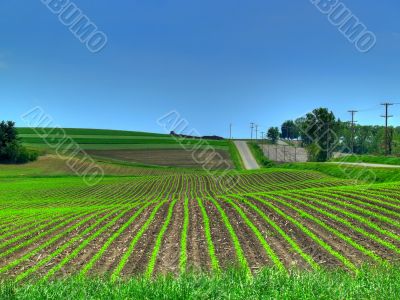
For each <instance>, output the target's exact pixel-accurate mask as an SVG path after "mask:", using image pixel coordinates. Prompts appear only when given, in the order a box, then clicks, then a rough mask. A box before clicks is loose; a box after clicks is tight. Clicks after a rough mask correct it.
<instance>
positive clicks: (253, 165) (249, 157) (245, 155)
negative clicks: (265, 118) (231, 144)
mask: <svg viewBox="0 0 400 300" xmlns="http://www.w3.org/2000/svg"><path fill="white" fill-rule="evenodd" d="M235 145H236V147H237V148H238V150H239V153H240V156H241V157H242V160H243V163H244V167H245V168H246V170H255V169H259V168H260V166H259V165H258V163H257V161H256V160H255V158H254V156H253V154H252V153H251V151H250V149H249V146H248V145H247V143H246V142H245V141H235Z"/></svg>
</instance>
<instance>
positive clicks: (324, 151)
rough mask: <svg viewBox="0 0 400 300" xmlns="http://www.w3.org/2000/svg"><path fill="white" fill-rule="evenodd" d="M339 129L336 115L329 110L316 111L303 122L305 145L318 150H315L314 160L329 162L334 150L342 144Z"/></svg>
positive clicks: (302, 129) (319, 109) (302, 130)
mask: <svg viewBox="0 0 400 300" xmlns="http://www.w3.org/2000/svg"><path fill="white" fill-rule="evenodd" d="M338 127H339V122H338V121H336V117H335V115H334V114H333V112H332V111H329V110H328V109H327V108H317V109H314V110H313V111H312V112H310V113H308V114H307V115H306V117H305V118H304V119H303V120H302V121H301V136H302V140H303V143H304V144H305V145H306V146H308V147H310V146H311V145H313V149H314V148H315V147H314V146H317V149H318V151H315V150H313V154H312V156H313V157H312V159H313V160H316V161H327V160H328V159H329V158H330V156H331V154H332V150H333V149H335V148H336V146H337V145H338V144H339V143H340V138H339V135H338V134H337V133H338Z"/></svg>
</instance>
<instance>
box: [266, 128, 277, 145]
mask: <svg viewBox="0 0 400 300" xmlns="http://www.w3.org/2000/svg"><path fill="white" fill-rule="evenodd" d="M267 136H268V138H269V139H270V140H271V142H272V144H276V142H277V141H278V139H279V128H278V127H271V128H269V129H268V133H267Z"/></svg>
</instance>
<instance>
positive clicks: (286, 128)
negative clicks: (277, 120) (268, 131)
mask: <svg viewBox="0 0 400 300" xmlns="http://www.w3.org/2000/svg"><path fill="white" fill-rule="evenodd" d="M281 137H282V138H283V139H290V140H294V139H297V138H298V137H299V130H298V128H297V125H296V124H295V122H294V121H293V120H288V121H285V122H283V124H282V126H281Z"/></svg>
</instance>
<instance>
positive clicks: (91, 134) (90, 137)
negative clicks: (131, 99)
mask: <svg viewBox="0 0 400 300" xmlns="http://www.w3.org/2000/svg"><path fill="white" fill-rule="evenodd" d="M18 132H19V136H20V138H21V140H22V142H23V143H24V144H25V145H26V146H30V147H34V148H50V147H49V146H48V144H51V145H52V144H61V143H62V141H63V140H64V139H65V137H64V134H65V135H67V136H68V138H71V139H73V141H74V142H75V143H77V144H79V145H80V146H81V148H82V149H84V150H119V149H180V148H182V145H185V146H186V147H189V148H190V147H194V146H196V145H200V147H201V148H205V147H206V146H209V145H211V146H213V147H214V148H215V149H220V150H228V149H229V144H228V141H225V140H222V141H216V140H206V141H202V142H201V141H200V140H197V139H177V138H175V137H172V136H171V135H167V134H159V133H147V132H138V131H123V130H105V129H79V128H66V129H53V128H18ZM40 134H46V140H44V139H43V138H42V137H40Z"/></svg>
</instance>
